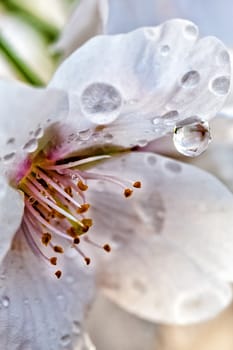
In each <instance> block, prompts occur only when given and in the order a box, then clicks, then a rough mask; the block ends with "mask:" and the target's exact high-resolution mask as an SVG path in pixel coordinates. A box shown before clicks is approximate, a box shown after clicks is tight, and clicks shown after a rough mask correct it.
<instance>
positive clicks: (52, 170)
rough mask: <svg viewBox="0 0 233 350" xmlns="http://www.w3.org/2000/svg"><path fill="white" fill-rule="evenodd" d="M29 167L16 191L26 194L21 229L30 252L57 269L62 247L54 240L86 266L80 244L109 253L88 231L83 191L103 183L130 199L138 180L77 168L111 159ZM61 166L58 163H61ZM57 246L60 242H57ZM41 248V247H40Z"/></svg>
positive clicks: (86, 260) (59, 275) (84, 255)
mask: <svg viewBox="0 0 233 350" xmlns="http://www.w3.org/2000/svg"><path fill="white" fill-rule="evenodd" d="M42 156H43V154H42V155H40V156H39V157H38V158H37V159H39V161H40V162H39V163H35V164H33V163H32V164H31V172H30V169H28V170H27V174H26V175H25V177H24V178H22V179H21V180H20V182H19V185H18V186H19V188H20V189H21V190H22V191H23V192H24V194H25V214H24V218H23V222H22V230H23V232H24V235H25V237H26V240H27V242H28V244H29V245H30V247H31V248H32V250H33V252H34V253H35V254H36V255H38V256H40V257H41V258H42V259H43V260H44V261H46V262H47V263H49V264H50V265H53V266H56V265H57V262H58V258H57V257H56V256H53V255H54V253H57V254H63V253H64V252H65V245H63V244H61V245H60V244H59V245H58V244H57V242H56V239H57V238H58V237H59V238H62V239H64V240H65V241H66V242H68V243H69V246H70V247H72V248H74V249H75V250H76V252H77V253H78V254H79V255H80V256H81V257H82V258H83V259H84V262H85V263H86V265H89V264H90V262H91V259H90V257H88V256H87V255H86V254H85V253H84V252H83V251H82V249H80V247H79V246H80V245H81V243H82V242H86V243H88V244H91V245H92V246H94V247H96V248H100V249H102V250H104V251H106V252H110V251H111V247H110V245H109V244H107V243H106V244H104V245H101V244H99V243H98V242H95V241H94V240H92V239H90V238H89V236H88V235H87V232H88V231H89V230H90V228H91V227H92V226H93V220H92V218H90V217H86V212H87V211H88V210H89V208H90V204H89V203H88V201H87V200H86V197H85V194H84V193H85V192H86V191H88V190H89V187H90V186H91V185H92V184H93V181H98V180H101V181H105V182H108V183H112V184H114V185H117V186H119V187H120V188H123V190H124V192H123V193H124V196H125V197H126V198H128V197H130V196H131V195H132V193H133V188H134V189H136V188H141V182H140V181H134V182H133V181H129V180H125V179H123V180H122V179H121V178H118V177H116V176H111V175H105V174H100V173H94V172H90V171H87V170H85V171H84V170H80V169H78V168H77V167H78V166H80V165H85V164H87V163H89V162H94V161H98V160H103V159H105V158H110V156H97V157H89V158H86V159H81V160H77V161H73V162H68V163H65V161H64V163H65V164H51V162H50V163H49V162H48V161H45V162H44V163H43V162H41V157H42ZM60 163H61V162H60ZM59 243H60V240H59ZM40 244H41V245H43V246H45V247H46V249H48V251H51V253H52V254H51V255H52V256H50V257H48V256H46V255H45V254H44V252H43V250H45V248H44V249H43V250H41V249H40ZM41 247H42V246H41ZM55 275H56V277H57V278H60V277H61V275H62V271H61V270H57V271H55Z"/></svg>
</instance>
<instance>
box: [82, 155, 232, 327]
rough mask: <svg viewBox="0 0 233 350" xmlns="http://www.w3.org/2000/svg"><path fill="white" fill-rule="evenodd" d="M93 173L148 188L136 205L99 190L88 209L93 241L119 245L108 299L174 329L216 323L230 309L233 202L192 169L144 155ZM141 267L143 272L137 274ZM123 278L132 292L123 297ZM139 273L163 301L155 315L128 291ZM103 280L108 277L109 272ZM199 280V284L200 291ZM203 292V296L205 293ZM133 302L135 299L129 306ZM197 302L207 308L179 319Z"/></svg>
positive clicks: (111, 189)
mask: <svg viewBox="0 0 233 350" xmlns="http://www.w3.org/2000/svg"><path fill="white" fill-rule="evenodd" d="M92 171H95V172H98V173H104V174H112V175H118V176H120V177H121V178H124V179H130V180H132V181H136V180H141V182H142V188H141V189H138V190H135V191H134V193H133V195H132V197H130V198H128V199H125V198H124V196H123V194H121V193H119V188H118V187H117V186H114V185H113V184H111V185H109V184H108V185H107V184H101V183H99V184H98V185H96V186H95V188H94V189H90V198H88V203H91V208H92V213H90V215H91V217H93V219H94V223H95V225H94V227H93V231H94V233H93V234H95V236H96V237H98V235H99V237H100V238H98V240H99V241H101V242H105V241H108V242H110V243H111V245H112V250H113V253H112V254H110V255H109V261H108V262H107V263H106V262H105V263H104V267H105V268H106V270H107V277H106V278H105V281H108V279H109V278H110V277H109V275H110V274H111V273H112V280H113V283H112V286H111V282H109V285H108V286H107V287H106V289H110V291H109V293H108V294H109V295H111V297H112V298H113V299H114V301H115V302H118V303H119V304H120V305H123V306H124V307H126V308H128V309H130V310H131V311H133V312H135V313H137V314H140V315H141V316H143V317H145V318H149V319H152V318H153V317H154V319H156V320H159V319H160V320H161V321H166V322H169V318H170V321H171V322H172V321H174V320H175V318H176V317H177V319H176V322H179V320H180V322H181V323H185V322H194V321H195V320H196V321H198V320H201V319H204V318H207V317H211V316H213V315H214V314H215V313H216V312H217V310H220V309H221V308H222V307H223V306H224V305H226V304H227V303H228V302H229V298H230V296H229V290H228V289H227V288H226V282H228V281H230V282H231V281H232V280H233V268H232V267H233V237H232V224H233V216H232V212H233V196H232V194H231V193H230V192H229V191H228V190H227V189H226V188H225V187H224V186H223V185H222V184H221V183H220V182H219V181H218V180H217V179H216V178H214V177H213V176H211V175H209V174H208V173H205V172H203V171H201V170H199V169H198V168H195V167H192V166H190V165H186V164H183V163H180V162H177V161H174V160H170V159H168V158H165V157H160V156H157V155H154V154H152V153H136V152H135V153H130V154H127V155H124V156H120V157H113V158H112V160H107V161H105V162H103V163H102V164H100V165H99V166H96V168H95V169H93V170H92ZM109 213H112V215H111V216H110V214H109ZM166 247H167V248H166ZM166 249H167V253H166ZM161 252H163V253H161ZM115 257H116V258H115ZM111 259H113V260H112V261H111ZM115 259H117V263H116V260H115ZM176 261H177V265H176ZM117 265H118V266H117ZM135 266H137V270H136V271H138V272H134V267H135ZM165 266H166V267H165ZM169 266H170V267H169ZM176 268H177V275H176V274H175V271H176ZM135 269H136V267H135ZM163 269H165V270H163ZM126 270H127V272H126V273H125V271H126ZM114 271H115V273H116V277H115V274H114ZM120 271H121V272H120ZM163 271H165V272H164V274H165V276H163ZM119 274H120V277H121V278H122V280H121V281H120V282H119V283H120V285H121V287H120V288H122V289H124V285H125V290H122V291H121V292H120V293H121V294H120V296H121V297H119V294H118V292H119V290H118V287H117V285H118V278H117V276H118V275H119ZM131 274H132V276H134V277H135V278H136V276H135V275H137V276H138V278H139V279H143V278H145V279H146V282H145V283H144V284H146V286H147V287H146V288H147V289H149V290H150V291H149V292H148V293H149V295H150V300H151V298H152V295H154V294H153V293H158V294H157V295H156V299H157V301H158V304H160V301H161V308H158V309H157V308H154V309H153V311H152V310H151V311H150V308H149V304H150V301H148V304H147V309H146V305H144V303H147V299H146V296H145V295H144V294H143V295H142V298H143V300H144V301H143V302H141V301H140V298H141V297H140V293H139V294H138V293H137V292H136V291H135V290H132V291H131V292H128V291H127V288H128V287H129V282H128V280H130V278H131V277H130V276H131ZM100 275H101V276H102V277H101V278H104V276H105V274H104V272H103V271H101V273H100ZM180 276H182V277H180ZM185 276H186V277H185ZM190 276H192V277H190ZM189 278H190V279H189ZM198 278H199V279H200V280H199V282H197V281H198ZM124 279H125V280H124ZM192 280H193V281H196V282H195V284H196V287H194V285H195V284H194V285H193V284H192ZM110 281H111V279H110ZM158 281H159V282H158ZM204 281H205V282H204ZM124 282H125V283H124ZM181 285H182V286H181ZM158 286H160V287H158ZM172 286H174V290H172ZM178 286H179V287H178ZM201 286H203V288H204V289H203V293H202V291H201V289H198V288H201ZM159 288H160V289H159ZM166 288H167V289H169V290H170V289H171V293H173V292H174V294H172V295H171V294H170V297H169V292H167V294H164V291H165V290H166ZM160 290H161V293H160V292H159V291H160ZM179 291H180V294H179ZM127 293H129V294H127ZM134 293H136V295H135V294H134ZM126 295H128V296H129V298H126V299H124V296H126ZM133 295H135V298H136V297H138V298H139V300H138V302H132V303H131V302H130V300H131V299H132V297H133ZM195 295H196V297H197V298H199V296H200V295H202V297H203V298H204V299H201V300H202V301H201V300H199V301H200V305H199V306H200V309H199V308H198V307H197V305H196V306H194V305H193V307H191V304H188V306H187V309H186V307H184V308H183V309H182V312H181V311H180V312H181V313H180V314H179V312H178V311H177V312H178V314H176V311H175V310H177V309H176V308H177V305H178V304H179V302H180V300H184V299H185V300H186V298H189V297H190V298H191V299H192V298H194V297H195ZM207 296H208V297H207ZM154 298H155V296H154ZM163 298H167V299H163ZM180 298H181V299H180ZM182 298H183V299H182ZM194 299H195V298H194ZM165 300H166V302H168V303H169V304H168V305H166V303H165ZM189 300H190V299H189ZM207 300H209V302H210V304H208V302H207ZM212 301H213V304H212ZM182 302H183V301H182ZM163 303H165V304H163ZM177 303H178V304H177ZM202 303H203V304H202ZM205 303H206V304H207V305H206V306H204V304H205ZM173 304H174V306H173V307H171V306H172V305H173ZM197 304H198V303H197ZM139 305H141V306H140V307H139ZM214 305H215V306H214ZM137 306H138V310H137V311H136V308H137ZM144 307H145V308H144ZM152 307H153V306H152ZM163 307H164V309H163ZM196 307H197V309H196ZM202 307H203V308H202ZM215 307H216V308H215ZM168 309H170V310H171V314H169V316H168V314H167V312H168ZM145 310H147V311H145ZM166 315H167V318H166Z"/></svg>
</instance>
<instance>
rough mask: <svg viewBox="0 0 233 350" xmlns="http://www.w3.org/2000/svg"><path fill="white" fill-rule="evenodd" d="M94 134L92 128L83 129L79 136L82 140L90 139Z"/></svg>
mask: <svg viewBox="0 0 233 350" xmlns="http://www.w3.org/2000/svg"><path fill="white" fill-rule="evenodd" d="M91 135H92V130H91V129H86V130H82V131H80V132H79V134H78V136H79V138H80V140H82V141H88V140H89V139H90V137H91Z"/></svg>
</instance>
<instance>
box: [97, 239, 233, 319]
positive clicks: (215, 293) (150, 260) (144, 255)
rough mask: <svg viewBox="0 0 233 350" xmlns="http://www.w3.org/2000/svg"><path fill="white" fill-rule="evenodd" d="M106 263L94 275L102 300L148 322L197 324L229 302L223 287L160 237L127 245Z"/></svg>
mask: <svg viewBox="0 0 233 350" xmlns="http://www.w3.org/2000/svg"><path fill="white" fill-rule="evenodd" d="M109 260H110V262H109V263H108V262H107V263H105V264H104V270H103V271H101V273H100V283H101V284H102V287H103V290H104V292H105V294H106V295H107V296H108V297H109V298H110V299H112V300H113V301H115V302H117V303H118V304H119V305H120V306H121V307H123V308H125V309H126V310H129V311H130V312H132V313H134V314H136V315H137V316H139V317H142V318H145V319H147V320H150V321H154V322H156V321H157V322H163V323H164V322H165V323H176V324H188V323H193V322H200V321H202V320H205V319H208V318H210V317H213V316H214V315H216V314H217V313H218V312H220V311H222V309H223V308H225V307H226V306H227V305H228V303H230V301H231V298H232V292H231V288H230V286H229V285H227V284H226V283H224V282H221V281H218V280H217V279H215V278H212V277H211V276H210V275H209V274H206V273H204V272H203V270H202V269H200V267H198V266H197V265H196V264H194V263H193V261H192V260H190V259H189V258H188V257H187V256H185V254H183V252H180V251H179V250H178V249H177V248H176V247H175V246H173V245H170V244H168V242H166V241H165V240H164V239H163V237H156V238H155V239H154V240H153V242H151V241H150V242H148V241H147V240H146V239H144V240H143V239H141V240H135V241H134V240H133V239H132V243H131V244H130V245H129V246H127V245H125V246H123V247H122V248H121V249H120V250H119V251H116V250H115V251H113V253H112V256H111V257H110V259H109Z"/></svg>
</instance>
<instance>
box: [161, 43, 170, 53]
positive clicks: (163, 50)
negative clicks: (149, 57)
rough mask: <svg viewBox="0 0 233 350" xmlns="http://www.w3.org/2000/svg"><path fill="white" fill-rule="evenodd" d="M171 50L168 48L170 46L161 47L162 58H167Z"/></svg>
mask: <svg viewBox="0 0 233 350" xmlns="http://www.w3.org/2000/svg"><path fill="white" fill-rule="evenodd" d="M170 50H171V49H170V46H168V45H163V46H161V47H160V53H161V55H162V56H167V55H168V54H169V52H170Z"/></svg>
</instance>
